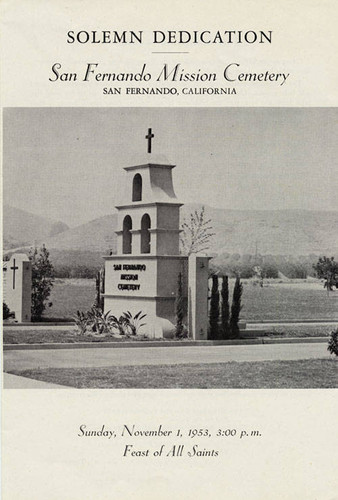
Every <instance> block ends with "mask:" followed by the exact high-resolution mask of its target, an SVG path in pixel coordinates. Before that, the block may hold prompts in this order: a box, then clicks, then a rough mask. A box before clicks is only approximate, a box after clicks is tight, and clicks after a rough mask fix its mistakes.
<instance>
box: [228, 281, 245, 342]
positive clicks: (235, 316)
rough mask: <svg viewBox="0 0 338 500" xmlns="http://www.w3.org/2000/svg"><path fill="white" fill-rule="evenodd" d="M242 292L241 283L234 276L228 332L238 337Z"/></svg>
mask: <svg viewBox="0 0 338 500" xmlns="http://www.w3.org/2000/svg"><path fill="white" fill-rule="evenodd" d="M242 292H243V285H242V283H241V280H240V278H239V276H237V278H236V282H235V288H234V293H233V297H232V304H231V318H230V332H231V337H233V338H238V337H239V326H238V322H239V313H240V312H241V309H242V305H241V297H242Z"/></svg>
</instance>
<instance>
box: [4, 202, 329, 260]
mask: <svg viewBox="0 0 338 500" xmlns="http://www.w3.org/2000/svg"><path fill="white" fill-rule="evenodd" d="M200 209H201V205H198V204H196V205H193V204H187V205H184V206H183V207H182V209H181V221H183V220H184V218H186V217H188V216H189V214H190V213H191V212H193V211H194V210H200ZM205 217H206V219H211V225H212V227H213V232H214V233H215V236H214V237H213V238H212V243H211V248H210V253H213V254H218V255H220V254H224V253H230V254H233V253H238V254H241V255H244V254H255V253H259V254H262V255H264V254H265V255H266V254H271V255H294V256H299V255H309V254H315V255H319V254H326V255H337V254H338V232H337V231H335V228H337V227H338V212H320V211H307V210H276V211H269V210H266V211H264V210H261V211H249V210H224V209H216V208H212V207H208V206H206V207H205ZM58 224H59V226H58ZM60 224H61V225H60ZM116 224H117V214H116V213H113V214H111V215H106V216H103V217H100V218H97V219H95V220H92V221H90V222H87V223H86V224H82V225H80V226H77V227H74V228H68V229H66V226H65V224H63V225H62V223H56V222H55V221H50V220H49V219H44V218H42V217H37V216H35V215H34V216H33V215H32V214H28V212H24V211H21V210H18V209H10V210H9V207H6V210H5V211H4V235H5V245H4V247H5V249H6V248H11V247H13V244H12V243H13V241H16V242H20V241H21V242H29V243H30V244H31V243H32V240H33V241H34V240H37V243H45V244H46V246H47V248H48V249H50V250H52V249H54V250H58V253H59V255H60V254H61V253H62V252H69V251H72V252H73V251H78V252H85V253H86V252H89V253H91V252H95V253H97V254H101V255H102V254H105V253H107V251H108V250H113V252H115V251H116V235H115V232H114V231H115V230H116V229H117V228H116ZM55 229H63V230H62V231H60V232H58V234H54V235H52V233H51V232H52V231H53V230H54V231H55ZM9 235H10V237H11V238H12V239H11V240H9ZM8 242H9V243H10V244H11V246H9V247H8ZM17 246H19V245H17Z"/></svg>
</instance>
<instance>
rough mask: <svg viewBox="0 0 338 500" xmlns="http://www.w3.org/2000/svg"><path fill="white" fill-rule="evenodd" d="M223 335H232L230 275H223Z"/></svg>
mask: <svg viewBox="0 0 338 500" xmlns="http://www.w3.org/2000/svg"><path fill="white" fill-rule="evenodd" d="M221 298H222V337H223V338H225V339H226V338H229V337H230V324H229V321H230V306H229V279H228V276H223V277H222V289H221Z"/></svg>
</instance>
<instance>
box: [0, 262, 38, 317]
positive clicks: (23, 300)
mask: <svg viewBox="0 0 338 500" xmlns="http://www.w3.org/2000/svg"><path fill="white" fill-rule="evenodd" d="M31 287H32V264H31V262H30V260H29V258H28V257H27V255H26V254H23V253H15V254H13V255H12V257H11V259H10V261H9V262H5V263H4V265H3V300H4V302H6V304H7V305H8V307H9V309H10V310H11V311H12V312H14V313H15V319H16V320H17V321H18V322H19V323H24V322H29V321H30V320H31V294H32V290H31Z"/></svg>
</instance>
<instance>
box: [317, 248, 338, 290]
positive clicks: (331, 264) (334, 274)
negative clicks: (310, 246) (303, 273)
mask: <svg viewBox="0 0 338 500" xmlns="http://www.w3.org/2000/svg"><path fill="white" fill-rule="evenodd" d="M313 268H314V269H315V271H316V273H317V276H318V278H320V279H324V280H325V283H324V287H325V288H326V289H327V291H328V292H329V291H330V290H332V287H333V285H335V286H336V287H337V282H338V263H337V262H335V260H334V257H331V258H329V257H325V256H324V257H319V259H318V262H317V264H314V266H313Z"/></svg>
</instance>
